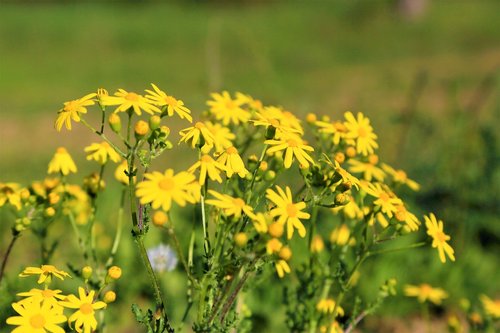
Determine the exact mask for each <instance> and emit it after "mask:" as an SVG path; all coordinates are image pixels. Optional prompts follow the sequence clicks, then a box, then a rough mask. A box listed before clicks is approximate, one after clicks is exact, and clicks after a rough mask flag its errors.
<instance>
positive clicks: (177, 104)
mask: <svg viewBox="0 0 500 333" xmlns="http://www.w3.org/2000/svg"><path fill="white" fill-rule="evenodd" d="M151 86H153V89H154V91H151V90H146V92H147V93H148V94H149V95H146V98H147V99H149V100H151V101H152V102H153V103H155V104H157V105H159V106H165V107H166V108H167V113H168V115H169V116H170V117H172V116H173V115H174V112H175V113H177V115H178V116H179V117H180V118H181V119H184V118H185V119H187V120H188V121H189V122H190V123H192V122H193V117H191V111H190V110H189V109H188V108H187V107H186V106H185V105H184V102H183V101H181V100H180V99H176V98H175V97H173V96H170V95H167V94H166V93H165V92H163V91H162V90H160V88H158V87H157V86H156V85H154V84H152V83H151Z"/></svg>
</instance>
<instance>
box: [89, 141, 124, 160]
mask: <svg viewBox="0 0 500 333" xmlns="http://www.w3.org/2000/svg"><path fill="white" fill-rule="evenodd" d="M85 152H86V153H87V154H88V155H87V160H88V161H91V160H94V161H96V162H97V163H99V164H101V165H102V164H106V162H107V161H108V158H109V159H110V160H112V161H113V162H115V163H118V162H120V155H118V153H117V152H116V151H115V150H114V149H113V147H111V146H110V145H109V143H107V142H106V141H103V142H101V143H93V144H91V145H90V146H87V147H85Z"/></svg>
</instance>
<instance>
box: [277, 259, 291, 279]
mask: <svg viewBox="0 0 500 333" xmlns="http://www.w3.org/2000/svg"><path fill="white" fill-rule="evenodd" d="M275 265H276V273H278V276H279V277H280V279H282V278H283V277H284V276H285V274H286V273H290V272H291V270H290V266H289V265H288V263H287V262H286V261H285V260H282V259H281V260H278V261H277V262H276V263H275Z"/></svg>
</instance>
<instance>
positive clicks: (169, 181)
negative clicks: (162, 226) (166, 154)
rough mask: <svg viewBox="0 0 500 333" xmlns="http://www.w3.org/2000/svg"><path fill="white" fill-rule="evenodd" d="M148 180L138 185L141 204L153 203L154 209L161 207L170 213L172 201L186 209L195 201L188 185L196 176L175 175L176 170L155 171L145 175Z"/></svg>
mask: <svg viewBox="0 0 500 333" xmlns="http://www.w3.org/2000/svg"><path fill="white" fill-rule="evenodd" d="M144 178H146V180H144V181H142V182H140V183H139V184H138V185H137V190H136V191H135V194H136V196H137V197H138V198H139V199H140V202H141V204H143V205H144V204H147V203H151V206H152V207H153V209H158V208H160V207H162V208H163V210H165V211H168V210H170V207H171V206H172V200H173V201H175V202H176V203H177V204H178V205H179V206H182V207H184V206H185V205H186V203H187V202H191V203H193V202H194V201H195V199H194V198H193V196H192V195H191V194H190V193H189V191H188V188H187V187H188V185H189V184H190V183H191V182H193V180H194V179H195V177H194V175H192V174H190V173H188V172H185V171H182V172H179V173H178V174H177V175H174V170H172V169H167V170H166V171H165V172H164V173H161V172H158V171H154V172H152V173H146V174H144Z"/></svg>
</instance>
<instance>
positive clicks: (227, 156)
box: [217, 146, 249, 178]
mask: <svg viewBox="0 0 500 333" xmlns="http://www.w3.org/2000/svg"><path fill="white" fill-rule="evenodd" d="M217 162H219V163H221V164H222V165H224V166H225V167H226V175H227V177H228V178H231V177H232V176H233V174H235V173H236V174H238V176H240V177H241V178H245V177H246V175H247V174H248V173H249V171H248V170H247V169H246V168H245V163H243V160H242V159H241V156H240V154H238V150H236V148H234V147H233V146H231V147H229V148H227V149H225V150H224V152H223V153H222V154H221V155H220V156H219V157H218V158H217Z"/></svg>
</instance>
